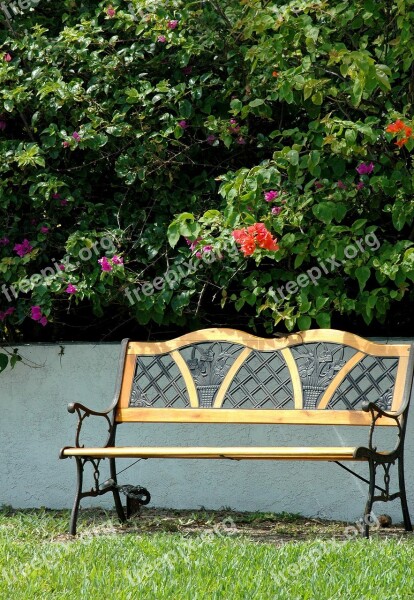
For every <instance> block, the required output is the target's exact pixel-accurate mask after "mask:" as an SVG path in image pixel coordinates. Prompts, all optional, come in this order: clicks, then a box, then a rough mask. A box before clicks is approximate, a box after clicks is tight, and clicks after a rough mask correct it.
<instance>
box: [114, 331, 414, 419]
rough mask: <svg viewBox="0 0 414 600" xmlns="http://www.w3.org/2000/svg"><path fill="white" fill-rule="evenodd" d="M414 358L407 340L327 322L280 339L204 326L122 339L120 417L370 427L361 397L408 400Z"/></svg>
mask: <svg viewBox="0 0 414 600" xmlns="http://www.w3.org/2000/svg"><path fill="white" fill-rule="evenodd" d="M413 361H414V355H413V350H412V345H411V344H377V343H373V342H370V341H368V340H365V339H363V338H360V337H358V336H356V335H353V334H350V333H346V332H342V331H335V330H330V329H327V330H323V329H322V330H311V331H306V332H302V333H298V334H292V335H288V336H286V337H282V338H277V339H264V338H258V337H255V336H252V335H249V334H246V333H243V332H241V331H236V330H232V329H204V330H201V331H196V332H194V333H190V334H188V335H184V336H182V337H179V338H177V339H174V340H171V341H167V342H132V341H129V340H124V342H123V358H121V363H120V365H121V368H120V373H119V385H118V399H117V407H116V415H115V418H116V421H117V422H118V423H121V422H176V423H177V422H178V423H189V422H202V423H292V424H315V425H320V424H334V425H370V423H371V416H370V414H367V413H365V412H363V411H362V410H361V403H362V401H363V400H369V401H373V402H376V403H377V404H379V405H380V406H381V407H382V408H383V409H386V410H390V411H397V412H399V411H402V410H404V409H405V408H406V407H408V403H409V399H410V394H411V387H412V379H413ZM377 425H395V421H393V420H391V419H387V418H381V419H379V421H378V423H377Z"/></svg>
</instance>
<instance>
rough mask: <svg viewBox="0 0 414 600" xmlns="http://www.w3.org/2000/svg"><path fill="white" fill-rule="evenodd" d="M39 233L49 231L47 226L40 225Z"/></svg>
mask: <svg viewBox="0 0 414 600" xmlns="http://www.w3.org/2000/svg"><path fill="white" fill-rule="evenodd" d="M40 233H49V227H44V226H42V227H41V228H40Z"/></svg>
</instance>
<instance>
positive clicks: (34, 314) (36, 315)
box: [30, 306, 42, 321]
mask: <svg viewBox="0 0 414 600" xmlns="http://www.w3.org/2000/svg"><path fill="white" fill-rule="evenodd" d="M30 312H31V315H30V318H31V319H33V320H34V321H40V319H41V318H42V309H41V308H40V306H32V307H31V308H30Z"/></svg>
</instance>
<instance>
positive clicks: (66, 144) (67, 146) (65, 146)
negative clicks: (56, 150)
mask: <svg viewBox="0 0 414 600" xmlns="http://www.w3.org/2000/svg"><path fill="white" fill-rule="evenodd" d="M62 146H63V147H64V148H69V146H70V144H69V142H62Z"/></svg>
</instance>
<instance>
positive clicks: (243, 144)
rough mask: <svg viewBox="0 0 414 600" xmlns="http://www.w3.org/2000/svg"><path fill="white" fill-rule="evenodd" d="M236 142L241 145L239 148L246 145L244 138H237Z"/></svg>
mask: <svg viewBox="0 0 414 600" xmlns="http://www.w3.org/2000/svg"><path fill="white" fill-rule="evenodd" d="M236 141H237V143H238V144H239V146H245V145H246V140H245V139H244V137H239V138H237V140H236Z"/></svg>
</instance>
